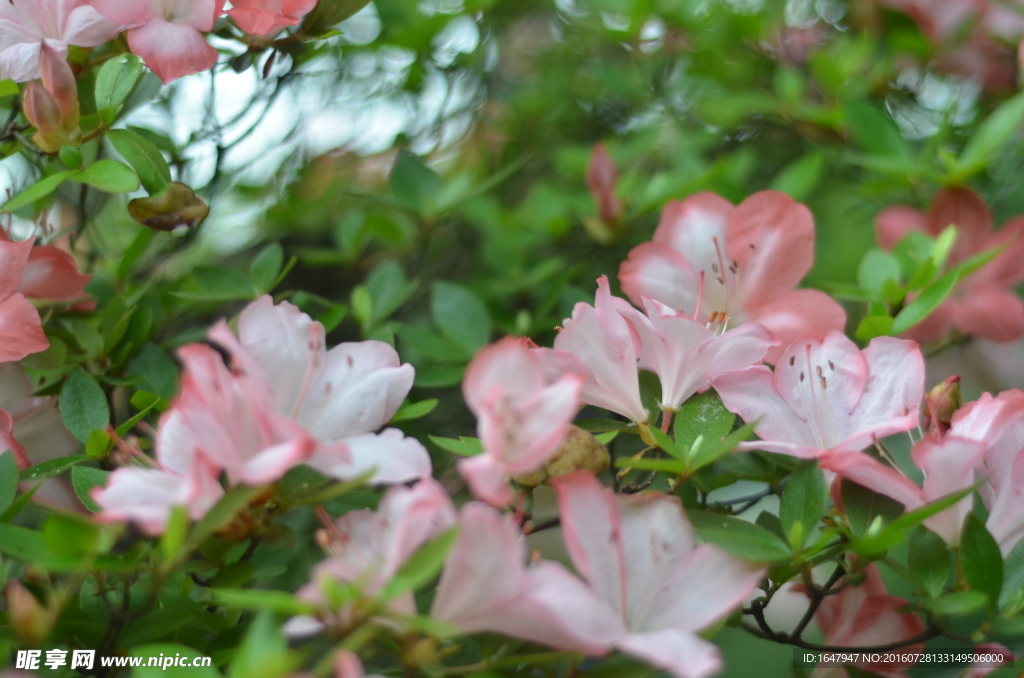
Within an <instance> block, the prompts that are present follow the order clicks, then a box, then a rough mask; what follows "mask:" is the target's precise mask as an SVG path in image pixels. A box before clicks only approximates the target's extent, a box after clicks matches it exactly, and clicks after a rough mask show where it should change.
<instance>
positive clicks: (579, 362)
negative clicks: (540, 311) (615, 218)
mask: <svg viewBox="0 0 1024 678" xmlns="http://www.w3.org/2000/svg"><path fill="white" fill-rule="evenodd" d="M632 312H633V308H632V307H631V306H630V305H629V304H628V303H627V302H626V300H624V299H618V298H616V297H613V296H612V293H611V290H610V289H609V287H608V277H607V276H601V277H600V278H598V281H597V295H596V297H595V299H594V305H593V306H591V305H590V304H587V303H584V302H582V301H581V302H579V303H578V304H576V306H575V307H573V309H572V318H569V319H566V320H565V321H564V328H563V329H562V330H561V331H560V332H559V333H558V336H557V337H555V346H554V350H553V351H545V352H544V354H543V355H544V356H545V359H546V360H547V361H548V365H549V369H551V370H552V371H553V372H555V373H559V374H566V373H574V374H580V375H583V376H584V377H585V379H586V381H585V382H584V383H583V391H582V395H581V398H582V399H583V402H585V403H587V404H589V405H595V406H597V407H603V408H604V409H606V410H611V411H612V412H618V413H619V414H621V415H623V416H625V417H628V418H629V419H631V420H633V421H635V422H638V423H639V422H645V421H647V411H646V410H645V409H644V406H643V403H642V402H641V401H640V379H639V376H638V374H637V361H638V360H639V359H640V337H639V335H638V334H637V332H636V330H635V329H633V326H632V325H631V324H630V323H629V322H627V320H626V318H625V317H624V316H623V313H626V314H630V313H632Z"/></svg>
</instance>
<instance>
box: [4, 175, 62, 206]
mask: <svg viewBox="0 0 1024 678" xmlns="http://www.w3.org/2000/svg"><path fill="white" fill-rule="evenodd" d="M77 173H78V170H66V171H64V172H57V173H56V174H53V175H50V176H48V177H46V178H45V179H40V180H39V181H37V182H36V183H34V184H32V185H31V186H29V187H28V188H26V189H25V190H24V191H22V192H21V193H19V194H18V195H16V196H14V197H13V198H11V199H10V200H8V201H7V202H6V203H4V205H3V207H0V212H13V211H14V210H16V209H21V208H22V207H25V206H27V205H31V204H32V203H34V202H35V201H36V200H41V199H43V198H45V197H46V196H48V195H50V194H51V193H53V192H54V191H56V190H57V188H58V187H59V186H60V185H61V184H63V183H64V182H65V181H67V180H68V179H70V178H71V177H72V176H74V175H75V174H77Z"/></svg>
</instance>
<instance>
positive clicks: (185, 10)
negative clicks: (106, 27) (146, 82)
mask: <svg viewBox="0 0 1024 678" xmlns="http://www.w3.org/2000/svg"><path fill="white" fill-rule="evenodd" d="M91 2H92V4H93V6H94V7H96V9H97V10H98V11H99V13H100V14H102V15H103V16H105V17H106V18H107V19H110V20H111V21H113V22H115V23H117V24H120V25H121V26H126V27H128V29H129V30H128V46H129V47H131V49H132V52H133V53H134V54H136V55H138V56H140V57H142V60H143V61H145V62H146V66H148V67H149V69H150V70H151V71H153V72H154V73H156V74H157V76H159V77H160V79H161V80H162V81H163V82H164V84H165V85H166V84H167V83H169V82H172V81H174V80H177V79H178V78H180V77H182V76H184V75H191V74H193V73H199V72H200V71H208V70H210V69H211V68H213V67H214V65H215V64H216V63H217V50H215V49H214V48H213V47H211V46H210V45H209V44H208V43H207V42H206V38H205V37H203V33H206V32H209V31H211V30H213V24H214V23H215V22H216V21H217V17H218V16H220V15H221V14H222V10H223V8H224V0H134V1H133V2H126V1H125V0H91Z"/></svg>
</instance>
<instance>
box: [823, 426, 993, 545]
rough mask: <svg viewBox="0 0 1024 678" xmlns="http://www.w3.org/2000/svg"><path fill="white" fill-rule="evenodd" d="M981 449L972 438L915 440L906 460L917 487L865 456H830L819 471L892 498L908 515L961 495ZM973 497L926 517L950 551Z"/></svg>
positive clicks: (971, 478)
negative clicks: (915, 472)
mask: <svg viewBox="0 0 1024 678" xmlns="http://www.w3.org/2000/svg"><path fill="white" fill-rule="evenodd" d="M984 456H985V445H984V444H983V443H980V442H978V441H975V440H969V439H966V438H958V437H956V436H952V435H948V436H946V437H944V438H942V439H939V438H937V437H932V436H928V437H926V438H923V439H921V440H919V441H918V442H917V443H916V444H915V445H914V447H913V448H912V449H911V451H910V457H911V459H912V460H913V462H914V465H915V466H917V467H918V468H919V469H921V471H923V472H924V482H923V483H922V485H921V487H918V486H917V485H915V484H914V483H913V482H912V481H911V480H909V479H908V478H907V477H906V476H905V475H903V474H902V473H901V472H900V471H898V470H896V469H894V468H893V467H892V466H889V465H887V464H883V463H882V462H880V461H878V460H877V459H875V458H874V457H870V456H868V455H866V454H829V455H825V456H823V457H821V458H820V459H819V461H820V463H821V468H823V469H826V470H830V471H835V472H836V473H838V474H839V475H841V476H843V477H844V478H849V479H850V480H852V481H853V482H855V483H857V484H858V485H863V486H864V487H867V488H869V489H871V490H874V491H875V492H878V493H879V494H884V495H886V496H888V497H892V498H893V499H895V500H896V501H898V502H900V503H901V504H903V506H904V508H905V509H906V510H907V511H912V510H914V509H917V508H920V507H921V506H924V505H925V504H927V503H930V502H933V501H936V500H938V499H941V498H942V497H945V496H946V495H949V494H953V493H954V492H960V491H961V490H965V489H967V488H968V487H970V486H971V485H972V484H973V483H974V474H975V470H976V469H977V468H979V466H980V465H981V464H982V461H983V460H984ZM972 499H973V497H972V495H971V494H968V495H967V496H966V497H964V498H963V499H961V500H960V501H958V502H957V503H956V504H954V505H953V506H951V507H949V508H947V509H946V510H944V511H942V512H940V513H938V514H936V515H934V516H932V517H930V518H928V519H926V520H925V521H924V524H925V526H926V527H928V528H929V529H930V530H932V531H933V532H935V533H936V534H937V535H939V536H940V537H942V539H943V540H944V541H945V542H946V543H947V544H949V545H950V546H951V547H956V546H959V545H960V532H961V530H962V529H963V525H964V521H965V520H966V519H967V515H968V514H969V513H970V512H971V504H972Z"/></svg>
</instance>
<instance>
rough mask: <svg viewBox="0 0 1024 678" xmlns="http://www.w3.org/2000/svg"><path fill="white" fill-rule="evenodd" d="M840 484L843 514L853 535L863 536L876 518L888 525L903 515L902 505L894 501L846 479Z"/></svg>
mask: <svg viewBox="0 0 1024 678" xmlns="http://www.w3.org/2000/svg"><path fill="white" fill-rule="evenodd" d="M840 483H841V485H840V486H839V496H840V498H841V499H842V502H843V512H844V513H845V514H846V520H847V522H848V523H849V524H850V528H851V530H853V533H854V534H855V535H858V536H859V535H862V534H864V533H865V532H866V531H867V529H868V526H869V525H871V523H873V522H874V521H875V518H877V517H878V516H882V518H883V519H884V520H885V522H887V523H889V522H892V521H893V520H895V519H896V518H898V517H899V516H900V515H902V514H903V504H901V503H899V502H898V501H896V500H895V499H890V498H889V497H887V496H885V495H884V494H879V493H877V492H873V491H872V490H869V489H868V488H866V487H863V486H862V485H858V484H857V483H855V482H853V481H850V480H847V479H846V478H843V479H842V480H841V481H840Z"/></svg>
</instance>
